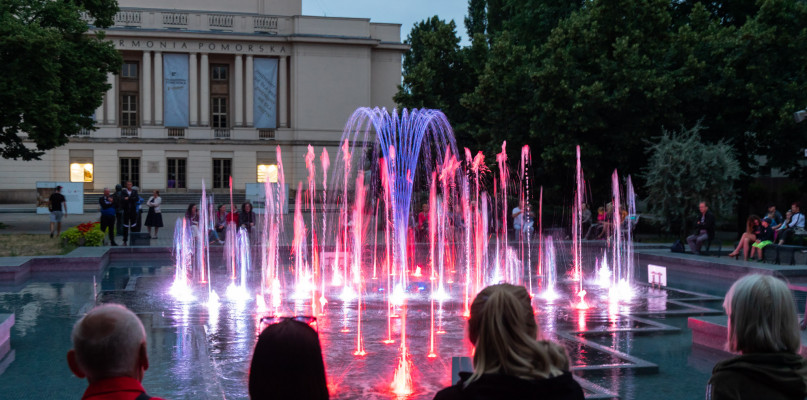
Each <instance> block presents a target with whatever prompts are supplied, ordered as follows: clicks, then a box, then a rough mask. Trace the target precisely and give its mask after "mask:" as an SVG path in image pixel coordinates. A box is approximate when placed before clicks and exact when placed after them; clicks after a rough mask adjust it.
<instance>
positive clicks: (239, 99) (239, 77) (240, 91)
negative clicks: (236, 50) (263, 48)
mask: <svg viewBox="0 0 807 400" xmlns="http://www.w3.org/2000/svg"><path fill="white" fill-rule="evenodd" d="M243 64H244V57H243V56H242V55H240V54H238V55H236V56H235V101H234V102H233V103H234V104H235V110H234V111H235V115H234V116H233V121H235V126H243V125H244V101H243V99H244V65H243Z"/></svg>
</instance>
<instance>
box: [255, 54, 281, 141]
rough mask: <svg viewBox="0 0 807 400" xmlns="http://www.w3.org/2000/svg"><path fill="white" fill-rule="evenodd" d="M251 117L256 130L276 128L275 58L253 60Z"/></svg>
mask: <svg viewBox="0 0 807 400" xmlns="http://www.w3.org/2000/svg"><path fill="white" fill-rule="evenodd" d="M253 63H254V67H255V68H254V71H255V75H254V79H253V80H254V82H253V83H254V88H255V89H254V90H255V93H254V98H255V102H254V103H253V115H254V116H255V128H256V129H275V128H277V58H255V59H253Z"/></svg>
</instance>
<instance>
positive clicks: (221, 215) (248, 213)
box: [185, 202, 258, 244]
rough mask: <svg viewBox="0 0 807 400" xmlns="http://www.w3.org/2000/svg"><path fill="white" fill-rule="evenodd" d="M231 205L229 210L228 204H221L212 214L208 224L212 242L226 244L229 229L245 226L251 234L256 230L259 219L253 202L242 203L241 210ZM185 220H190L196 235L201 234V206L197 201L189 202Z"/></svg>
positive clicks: (192, 230) (189, 222) (193, 232)
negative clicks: (253, 208)
mask: <svg viewBox="0 0 807 400" xmlns="http://www.w3.org/2000/svg"><path fill="white" fill-rule="evenodd" d="M229 207H230V209H229V211H227V205H226V204H219V206H218V207H217V208H216V211H215V212H214V213H213V215H212V220H211V221H210V222H211V223H210V226H208V238H210V243H211V244H213V243H218V244H224V242H225V240H226V238H227V230H228V229H231V230H233V231H234V232H235V231H236V230H237V229H240V228H244V229H245V230H246V231H247V233H248V234H250V235H251V234H252V233H253V232H254V229H253V228H255V223H256V222H257V220H258V219H257V216H256V215H255V211H253V210H252V203H250V202H246V203H244V204H242V205H241V210H240V211H238V210H236V209H235V206H233V205H230V206H229ZM185 220H187V221H188V225H189V226H190V227H191V232H192V234H193V236H194V237H196V236H197V235H198V234H199V207H198V206H197V205H196V204H195V203H191V204H188V209H187V210H186V211H185Z"/></svg>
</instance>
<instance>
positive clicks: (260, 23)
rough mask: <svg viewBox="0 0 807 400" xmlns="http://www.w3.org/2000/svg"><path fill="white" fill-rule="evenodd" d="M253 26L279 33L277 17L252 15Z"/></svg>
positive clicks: (257, 28)
mask: <svg viewBox="0 0 807 400" xmlns="http://www.w3.org/2000/svg"><path fill="white" fill-rule="evenodd" d="M252 27H253V28H255V30H256V31H260V32H269V33H277V17H260V16H255V17H252Z"/></svg>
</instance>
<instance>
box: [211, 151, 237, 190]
mask: <svg viewBox="0 0 807 400" xmlns="http://www.w3.org/2000/svg"><path fill="white" fill-rule="evenodd" d="M232 166H233V160H231V159H229V158H214V159H213V188H214V189H226V188H229V187H230V175H231V173H232Z"/></svg>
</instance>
